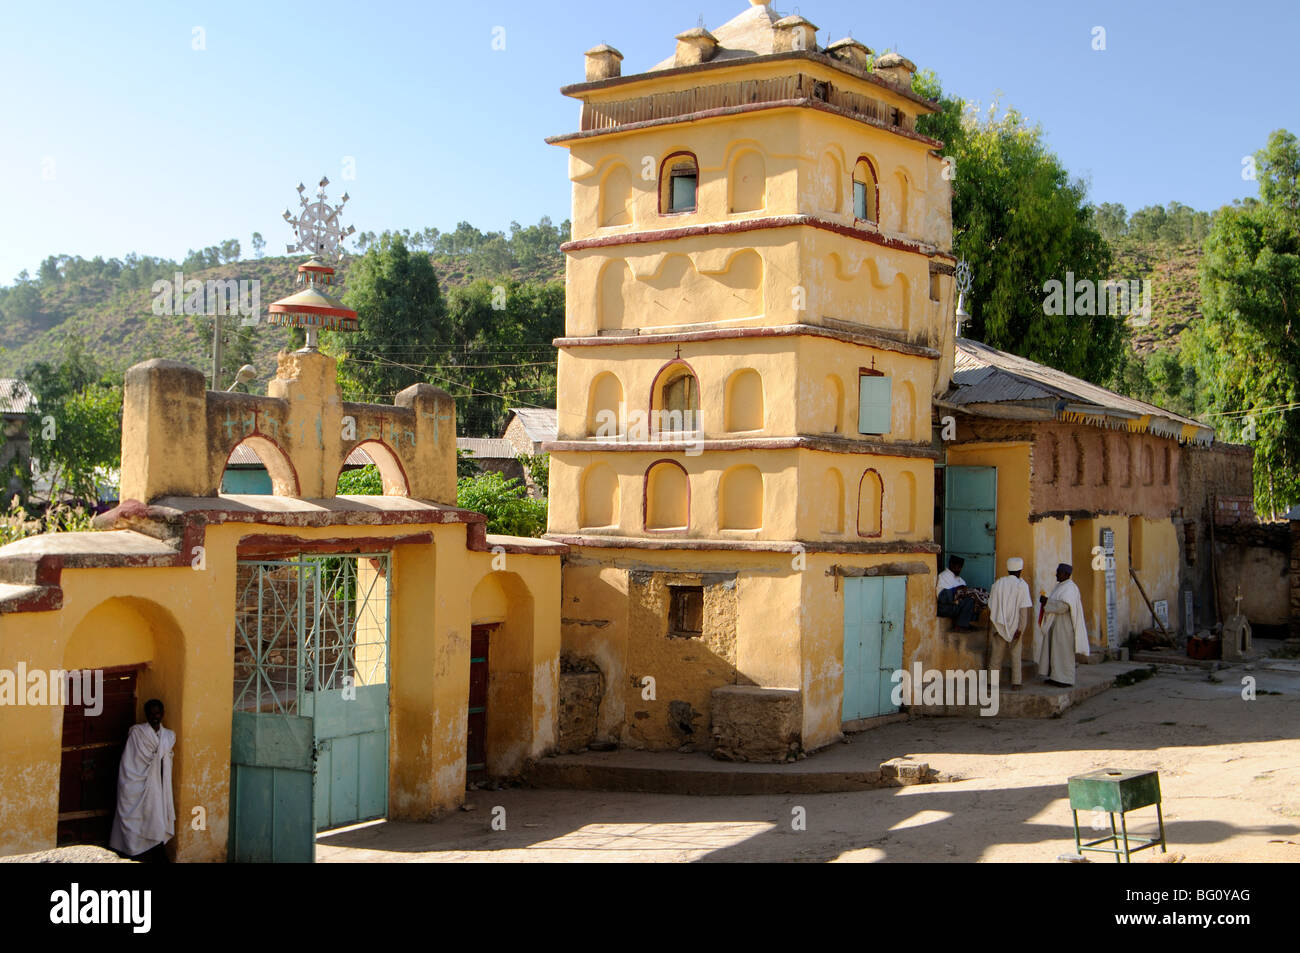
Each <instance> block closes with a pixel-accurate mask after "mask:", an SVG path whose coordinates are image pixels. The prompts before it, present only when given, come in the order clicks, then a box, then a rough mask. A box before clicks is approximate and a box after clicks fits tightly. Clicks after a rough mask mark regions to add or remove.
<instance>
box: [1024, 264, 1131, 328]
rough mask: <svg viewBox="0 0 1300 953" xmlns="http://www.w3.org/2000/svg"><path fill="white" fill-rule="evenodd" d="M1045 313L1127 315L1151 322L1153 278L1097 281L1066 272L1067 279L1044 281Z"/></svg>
mask: <svg viewBox="0 0 1300 953" xmlns="http://www.w3.org/2000/svg"><path fill="white" fill-rule="evenodd" d="M1043 293H1044V295H1045V297H1044V298H1043V314H1050V315H1063V314H1068V315H1084V316H1091V315H1100V314H1109V315H1127V316H1128V317H1135V318H1138V319H1139V320H1137V321H1134V322H1133V323H1134V324H1138V325H1143V324H1149V323H1150V322H1151V280H1150V279H1149V278H1143V279H1142V280H1140V281H1137V280H1134V281H1116V280H1115V279H1107V280H1106V281H1102V282H1096V281H1093V280H1092V279H1091V278H1080V279H1079V280H1078V281H1076V280H1075V278H1074V272H1072V271H1067V272H1066V273H1065V281H1064V282H1061V281H1058V280H1056V279H1055V278H1052V279H1049V280H1048V281H1045V282H1043Z"/></svg>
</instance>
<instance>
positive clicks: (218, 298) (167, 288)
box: [150, 271, 262, 325]
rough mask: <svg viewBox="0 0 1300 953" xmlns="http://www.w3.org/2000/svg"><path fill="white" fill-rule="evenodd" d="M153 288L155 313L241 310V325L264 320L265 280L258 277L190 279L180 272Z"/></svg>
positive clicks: (159, 280) (236, 312) (201, 312)
mask: <svg viewBox="0 0 1300 953" xmlns="http://www.w3.org/2000/svg"><path fill="white" fill-rule="evenodd" d="M150 290H151V291H152V292H153V295H154V299H153V306H152V307H153V313H154V314H157V315H165V314H205V315H209V316H211V315H218V314H238V315H239V316H240V321H239V323H240V324H241V325H254V324H260V323H261V322H262V282H261V280H260V279H257V278H251V279H250V278H239V279H235V278H217V279H214V278H209V279H208V280H207V281H206V282H204V281H199V279H197V278H190V279H186V277H185V274H184V272H180V271H178V272H176V276H175V277H174V278H172V279H170V280H169V279H167V278H159V279H158V280H157V281H155V282H154V283H153V287H152V288H151V289H150Z"/></svg>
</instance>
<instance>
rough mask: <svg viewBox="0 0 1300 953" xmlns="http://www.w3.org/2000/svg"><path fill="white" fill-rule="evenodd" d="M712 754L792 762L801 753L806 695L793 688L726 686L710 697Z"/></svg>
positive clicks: (732, 758) (733, 758) (731, 758)
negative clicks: (804, 696) (804, 698)
mask: <svg viewBox="0 0 1300 953" xmlns="http://www.w3.org/2000/svg"><path fill="white" fill-rule="evenodd" d="M710 707H711V715H712V727H713V746H714V747H713V757H715V758H718V759H719V760H721V761H766V762H778V763H779V762H783V761H793V760H795V759H796V758H797V757H799V755H800V754H801V753H802V750H803V738H802V734H801V725H802V724H803V698H802V696H801V694H800V693H799V692H798V691H797V690H795V689H790V688H760V687H758V686H756V685H726V686H723V687H721V688H715V689H714V690H713V693H712V697H711V706H710Z"/></svg>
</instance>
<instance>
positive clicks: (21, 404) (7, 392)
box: [0, 377, 36, 414]
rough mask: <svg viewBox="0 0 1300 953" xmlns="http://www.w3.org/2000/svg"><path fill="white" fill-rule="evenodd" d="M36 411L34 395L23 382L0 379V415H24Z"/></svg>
mask: <svg viewBox="0 0 1300 953" xmlns="http://www.w3.org/2000/svg"><path fill="white" fill-rule="evenodd" d="M35 409H36V395H35V394H33V393H32V392H31V388H29V387H28V386H27V383H26V382H25V381H20V380H19V379H18V378H16V377H0V414H26V413H30V412H31V411H33V410H35Z"/></svg>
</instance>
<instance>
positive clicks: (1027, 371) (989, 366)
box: [947, 338, 1214, 443]
mask: <svg viewBox="0 0 1300 953" xmlns="http://www.w3.org/2000/svg"><path fill="white" fill-rule="evenodd" d="M952 383H953V389H952V390H951V391H950V392H949V394H948V396H947V400H948V401H949V402H951V403H953V404H958V405H970V404H1002V403H1019V402H1027V401H1038V402H1040V403H1041V402H1043V401H1052V402H1053V409H1054V410H1056V412H1057V416H1058V417H1063V418H1064V417H1070V418H1072V419H1084V420H1086V419H1087V418H1088V417H1089V416H1091V415H1092V414H1091V411H1093V410H1094V409H1095V412H1096V416H1097V417H1098V418H1099V419H1100V418H1104V417H1106V416H1108V414H1107V413H1106V412H1107V411H1112V412H1115V413H1114V414H1112V415H1110V416H1116V417H1130V418H1135V417H1149V418H1151V419H1150V421H1149V423H1148V424H1147V427H1146V429H1147V430H1149V431H1151V432H1153V433H1158V434H1161V435H1163V436H1169V437H1181V436H1182V435H1183V431H1184V428H1193V429H1194V430H1195V431H1196V437H1195V439H1196V441H1197V442H1207V443H1208V442H1209V441H1210V440H1212V439H1213V437H1214V429H1213V428H1212V427H1210V426H1208V425H1206V424H1203V423H1201V422H1200V421H1199V420H1193V419H1192V418H1190V417H1184V416H1182V415H1181V414H1176V413H1174V412H1173V411H1171V410H1165V409H1164V408H1163V407H1157V406H1156V405H1155V404H1148V403H1146V402H1145V401H1141V400H1134V399H1133V398H1132V397H1125V396H1124V395H1123V394H1117V393H1115V392H1114V391H1112V390H1107V389H1106V388H1104V387H1098V386H1097V385H1096V384H1090V383H1088V382H1087V381H1085V380H1081V379H1080V378H1078V377H1073V376H1071V375H1069V374H1066V373H1065V372H1063V371H1058V370H1056V369H1055V368H1053V367H1048V366H1046V365H1045V364H1039V363H1037V362H1035V361H1031V360H1029V359H1028V358H1025V357H1020V356H1018V355H1016V354H1008V353H1007V352H1006V351H999V350H998V349H997V348H994V347H989V346H988V345H987V344H983V343H981V342H979V341H970V340H967V339H966V338H958V339H957V351H956V354H955V357H954V361H953V375H952ZM1062 401H1065V402H1066V403H1068V404H1072V405H1076V406H1073V407H1071V408H1070V409H1069V410H1066V409H1065V408H1064V407H1062V406H1059V405H1060V404H1061V402H1062ZM1080 404H1082V405H1085V406H1084V407H1079V406H1077V405H1080Z"/></svg>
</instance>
